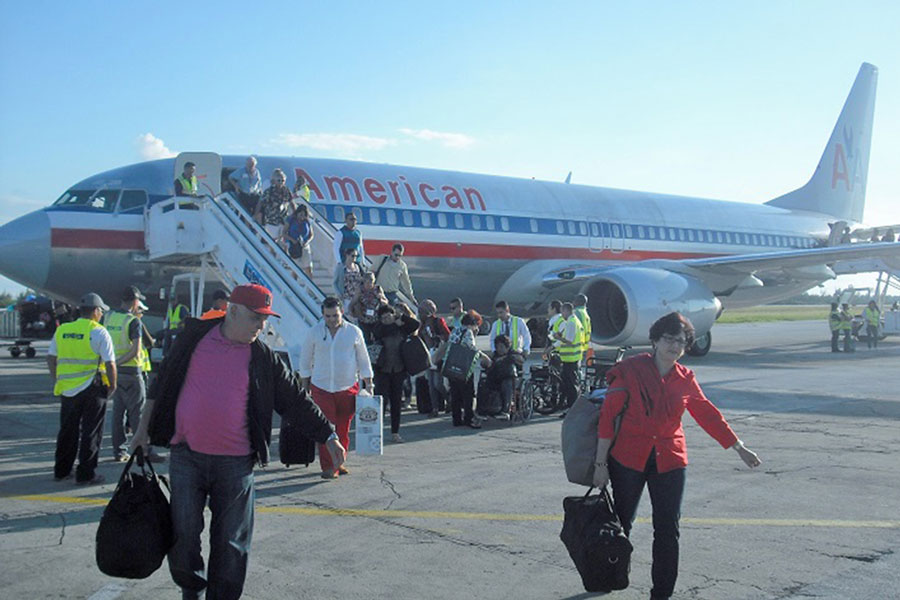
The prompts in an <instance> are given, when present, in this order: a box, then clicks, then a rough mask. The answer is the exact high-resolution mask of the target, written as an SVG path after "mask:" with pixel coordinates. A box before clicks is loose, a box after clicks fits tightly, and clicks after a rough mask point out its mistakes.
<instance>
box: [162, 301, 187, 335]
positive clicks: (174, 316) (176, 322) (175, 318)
mask: <svg viewBox="0 0 900 600" xmlns="http://www.w3.org/2000/svg"><path fill="white" fill-rule="evenodd" d="M182 308H184V309H185V310H187V306H185V305H184V304H176V305H175V306H173V307H172V308H170V309H169V310H168V311H167V313H166V316H167V317H168V319H169V329H178V327H179V326H180V325H181V309H182Z"/></svg>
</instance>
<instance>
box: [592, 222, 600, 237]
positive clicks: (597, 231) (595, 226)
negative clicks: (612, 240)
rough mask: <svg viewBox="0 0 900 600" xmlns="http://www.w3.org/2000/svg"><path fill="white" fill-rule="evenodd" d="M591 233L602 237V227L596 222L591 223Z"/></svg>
mask: <svg viewBox="0 0 900 600" xmlns="http://www.w3.org/2000/svg"><path fill="white" fill-rule="evenodd" d="M591 235H592V236H594V237H600V228H599V227H597V224H596V223H591Z"/></svg>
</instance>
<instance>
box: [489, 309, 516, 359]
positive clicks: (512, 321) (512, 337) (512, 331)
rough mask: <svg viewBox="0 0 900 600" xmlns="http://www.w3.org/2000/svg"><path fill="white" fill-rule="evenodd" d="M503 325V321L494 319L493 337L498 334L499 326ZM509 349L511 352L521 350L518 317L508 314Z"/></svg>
mask: <svg viewBox="0 0 900 600" xmlns="http://www.w3.org/2000/svg"><path fill="white" fill-rule="evenodd" d="M502 326H503V321H501V320H500V319H497V320H496V321H494V338H495V339H496V337H497V336H498V335H500V328H501V327H502ZM509 342H510V347H509V349H510V350H511V351H513V352H518V351H519V350H521V348H519V319H518V318H517V317H514V316H512V315H509Z"/></svg>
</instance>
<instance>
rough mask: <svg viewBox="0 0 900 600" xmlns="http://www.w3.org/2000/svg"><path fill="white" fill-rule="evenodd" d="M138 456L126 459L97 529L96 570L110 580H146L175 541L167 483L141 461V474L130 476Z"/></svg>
mask: <svg viewBox="0 0 900 600" xmlns="http://www.w3.org/2000/svg"><path fill="white" fill-rule="evenodd" d="M139 455H141V456H142V451H141V449H140V448H138V449H137V451H136V452H135V454H134V455H132V456H131V458H129V459H128V464H127V465H125V469H124V470H123V471H122V475H121V477H119V484H118V485H117V486H116V491H115V492H114V493H113V497H112V499H111V500H110V501H109V504H107V505H106V508H105V509H104V511H103V516H102V517H101V518H100V526H99V527H97V545H96V556H97V566H98V567H99V568H100V570H101V571H103V572H104V573H105V574H107V575H110V576H112V577H126V578H128V579H144V578H145V577H149V576H150V574H151V573H153V572H154V571H156V570H157V569H158V568H159V566H160V565H161V564H162V561H163V559H164V558H165V557H166V554H168V552H169V549H170V548H171V547H172V542H173V541H174V538H173V535H172V514H171V512H170V510H169V498H168V494H169V493H170V492H169V482H168V481H167V480H166V478H165V477H164V476H162V475H157V474H156V471H154V470H153V465H152V464H150V461H148V460H143V459H142V460H140V467H141V469H140V472H138V471H137V469H135V470H134V472H132V470H131V467H132V465H133V464H134V459H135V457H136V456H139ZM148 467H149V472H148V470H147V469H148ZM163 488H165V491H163Z"/></svg>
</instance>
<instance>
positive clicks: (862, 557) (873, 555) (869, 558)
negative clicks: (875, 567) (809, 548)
mask: <svg viewBox="0 0 900 600" xmlns="http://www.w3.org/2000/svg"><path fill="white" fill-rule="evenodd" d="M893 553H894V551H893V550H873V551H871V552H870V553H869V554H828V553H826V552H821V551H820V552H819V554H821V555H822V556H827V557H829V558H845V559H847V560H856V561H859V562H866V563H873V562H877V561H879V560H881V559H882V558H884V557H885V556H891V555H892V554H893Z"/></svg>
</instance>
